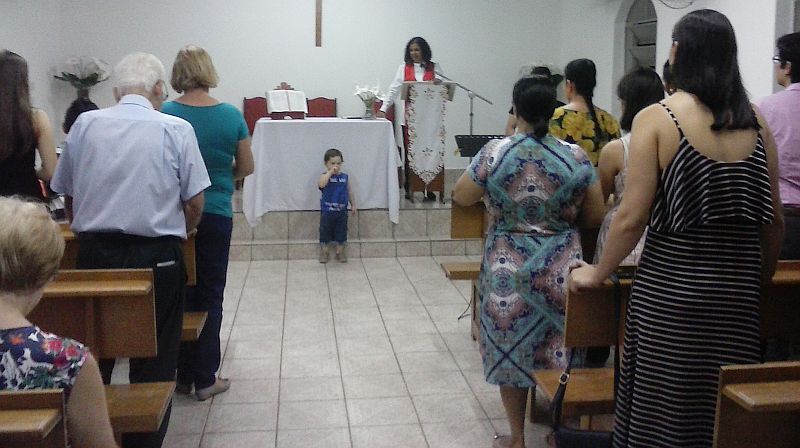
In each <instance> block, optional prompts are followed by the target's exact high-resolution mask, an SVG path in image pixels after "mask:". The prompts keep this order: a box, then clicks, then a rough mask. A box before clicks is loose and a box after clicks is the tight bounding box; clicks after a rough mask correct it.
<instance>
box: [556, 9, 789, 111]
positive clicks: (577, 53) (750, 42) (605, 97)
mask: <svg viewBox="0 0 800 448" xmlns="http://www.w3.org/2000/svg"><path fill="white" fill-rule="evenodd" d="M781 1H783V0H749V1H733V0H697V1H695V2H694V4H693V5H692V6H690V7H689V8H686V9H678V10H676V9H670V8H668V7H666V6H664V5H663V4H662V3H660V2H658V1H655V0H654V1H653V4H654V6H655V8H656V15H657V16H658V41H657V43H656V67H660V66H661V65H662V64H663V63H664V61H666V60H667V57H668V54H669V47H670V45H671V43H672V41H671V36H672V28H673V26H674V25H675V23H676V22H677V21H678V20H679V19H680V18H681V17H682V16H683V15H685V14H686V13H687V12H689V11H692V10H696V9H703V8H710V9H715V10H717V11H720V12H722V13H723V14H725V15H726V16H727V17H728V19H729V20H730V21H731V23H732V24H733V27H734V29H735V30H736V39H737V44H738V46H739V66H740V69H741V72H742V78H743V80H744V85H745V88H746V89H747V91H748V92H749V94H750V96H751V98H752V99H758V98H761V97H763V96H766V95H769V94H771V93H772V92H773V85H774V79H773V71H772V70H773V67H772V63H771V62H770V58H771V57H772V52H773V49H774V47H775V30H776V14H777V13H778V11H777V10H776V2H781ZM632 4H633V0H582V1H580V2H563V4H562V8H563V17H564V24H563V27H564V32H565V33H571V36H570V40H569V42H566V41H565V42H564V43H563V44H562V53H561V56H562V60H563V61H565V62H568V61H569V60H571V59H575V58H579V57H588V58H591V59H593V60H594V61H595V63H596V64H597V70H598V80H597V89H596V91H595V101H596V102H597V104H598V105H599V106H600V107H604V108H605V107H609V106H610V107H611V110H613V111H614V112H616V113H618V112H619V106H618V104H616V103H617V101H616V98H615V97H614V95H615V93H614V92H615V90H616V83H617V81H618V80H619V78H620V77H621V76H622V75H623V74H624V73H622V71H623V70H624V53H623V46H624V36H625V33H624V30H625V28H624V27H625V19H626V18H627V14H628V10H629V8H630V6H631V5H632Z"/></svg>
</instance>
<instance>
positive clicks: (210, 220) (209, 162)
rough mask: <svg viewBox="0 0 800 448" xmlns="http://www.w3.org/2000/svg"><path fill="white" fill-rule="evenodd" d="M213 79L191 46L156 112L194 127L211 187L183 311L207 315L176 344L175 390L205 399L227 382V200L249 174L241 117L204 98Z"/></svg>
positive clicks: (207, 60) (204, 57) (202, 54)
mask: <svg viewBox="0 0 800 448" xmlns="http://www.w3.org/2000/svg"><path fill="white" fill-rule="evenodd" d="M218 80H219V78H218V76H217V72H216V70H215V69H214V64H213V63H212V62H211V57H210V56H209V55H208V53H207V52H206V51H205V50H204V49H202V48H200V47H196V46H194V45H188V46H186V47H184V48H182V49H181V50H180V51H179V52H178V56H177V57H176V58H175V63H174V65H173V66H172V78H171V79H170V84H171V85H172V88H173V89H175V91H176V92H178V93H183V95H181V96H180V97H178V98H177V99H176V100H175V101H171V102H168V103H164V105H163V107H162V109H161V111H162V112H164V113H167V114H170V115H175V116H177V117H180V118H183V119H184V120H186V121H188V122H189V123H191V124H192V127H194V132H195V134H196V135H197V142H198V144H199V146H200V152H201V153H202V154H203V161H204V162H205V165H206V169H207V170H208V175H209V177H210V178H211V186H210V187H209V188H208V189H207V190H206V191H205V207H204V209H203V218H202V220H201V221H200V225H198V226H197V237H196V242H195V244H196V257H197V258H196V260H197V286H195V287H193V288H188V290H187V292H186V309H187V310H194V311H206V312H208V318H207V320H206V323H205V326H204V327H203V331H202V332H201V333H200V337H199V338H198V340H197V342H193V343H184V344H183V345H181V352H180V359H179V361H178V387H177V390H178V392H182V393H187V394H188V393H191V390H192V385H194V387H195V395H196V396H197V399H198V400H201V401H203V400H207V399H208V398H211V397H212V396H214V395H216V394H219V393H222V392H225V391H226V390H228V388H229V387H230V382H229V381H228V380H226V379H224V378H217V377H216V372H217V370H218V369H219V364H220V340H219V331H220V326H221V324H222V299H223V296H224V294H223V293H224V291H225V281H226V275H227V270H228V252H229V250H230V242H231V232H232V231H233V210H232V207H231V196H232V195H233V185H234V181H235V180H238V179H242V178H244V177H245V176H247V175H249V174H250V173H252V172H253V169H254V163H253V153H252V152H251V151H250V138H249V134H248V130H247V124H246V123H245V121H244V117H243V116H242V113H241V112H240V111H239V110H238V109H237V108H236V107H234V106H232V105H230V104H227V103H221V102H219V101H218V100H216V99H215V98H213V97H211V96H210V95H209V94H208V89H210V88H212V87H216V86H217V82H218Z"/></svg>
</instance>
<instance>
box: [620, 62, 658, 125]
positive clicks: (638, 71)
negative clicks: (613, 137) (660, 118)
mask: <svg viewBox="0 0 800 448" xmlns="http://www.w3.org/2000/svg"><path fill="white" fill-rule="evenodd" d="M617 97H618V98H619V99H620V100H622V102H623V103H624V104H625V107H624V108H623V109H624V110H623V111H622V118H620V120H619V126H620V127H621V128H622V129H624V130H625V131H628V132H630V130H631V125H632V124H633V117H635V116H636V114H638V113H639V111H640V110H642V109H644V108H645V107H647V106H649V105H651V104H655V103H657V102H659V101H661V100H663V99H664V84H663V83H662V82H661V78H659V77H658V73H656V72H655V70H653V69H650V68H647V67H636V68H635V69H633V70H631V71H630V72H628V74H627V75H625V76H623V77H622V79H620V80H619V84H618V85H617Z"/></svg>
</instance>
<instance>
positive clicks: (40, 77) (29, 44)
mask: <svg viewBox="0 0 800 448" xmlns="http://www.w3.org/2000/svg"><path fill="white" fill-rule="evenodd" d="M61 4H62V2H60V1H58V0H40V1H17V0H0V49H7V50H11V51H13V52H15V53H17V54H19V55H21V56H22V57H24V58H25V60H26V61H27V62H28V71H29V76H30V87H31V96H32V101H33V106H34V107H38V108H41V109H43V110H44V111H45V112H47V114H48V116H49V117H50V120H51V121H52V122H53V125H54V127H55V128H57V130H58V129H60V128H61V121H62V119H63V116H64V111H65V110H66V106H64V107H61V106H60V105H61V104H63V103H66V104H69V101H72V99H73V98H74V95H75V93H74V91H72V92H70V91H68V90H67V89H64V88H63V87H64V83H62V82H61V81H57V80H55V79H53V78H52V77H51V76H50V75H49V74H48V71H49V69H50V67H51V66H52V65H54V64H55V63H56V62H57V61H59V60H60V59H61V55H62V54H63V52H64V39H63V35H62V32H63V28H62V21H61V17H62V5H61Z"/></svg>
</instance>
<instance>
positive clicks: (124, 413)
mask: <svg viewBox="0 0 800 448" xmlns="http://www.w3.org/2000/svg"><path fill="white" fill-rule="evenodd" d="M174 392H175V383H174V382H160V383H137V384H113V385H110V386H106V404H107V405H108V415H109V417H110V418H111V427H112V428H113V429H114V433H115V434H124V433H130V432H155V431H158V428H159V427H160V426H161V422H162V421H164V415H165V414H166V412H167V406H168V405H169V403H170V401H172V395H173V393H174Z"/></svg>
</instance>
